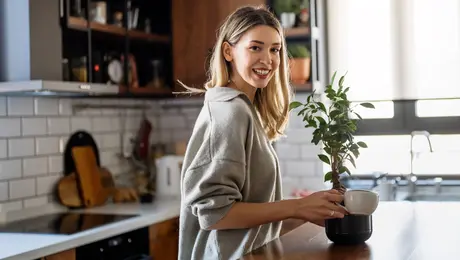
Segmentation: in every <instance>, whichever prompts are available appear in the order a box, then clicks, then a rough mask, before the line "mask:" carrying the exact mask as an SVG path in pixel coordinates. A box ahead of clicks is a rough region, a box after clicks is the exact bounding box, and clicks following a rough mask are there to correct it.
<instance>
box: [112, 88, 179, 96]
mask: <svg viewBox="0 0 460 260" xmlns="http://www.w3.org/2000/svg"><path fill="white" fill-rule="evenodd" d="M118 89H119V94H120V95H124V94H132V95H142V96H146V95H147V96H154V95H158V96H162V95H172V90H171V89H169V88H142V87H141V88H130V89H128V88H127V87H125V86H119V88H118Z"/></svg>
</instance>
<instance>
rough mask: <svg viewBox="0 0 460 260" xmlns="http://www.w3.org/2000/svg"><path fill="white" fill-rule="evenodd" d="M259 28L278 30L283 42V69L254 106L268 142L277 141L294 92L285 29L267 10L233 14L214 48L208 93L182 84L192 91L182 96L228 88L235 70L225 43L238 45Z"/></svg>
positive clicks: (240, 10)
mask: <svg viewBox="0 0 460 260" xmlns="http://www.w3.org/2000/svg"><path fill="white" fill-rule="evenodd" d="M258 25H267V26H270V27H272V28H274V29H275V30H277V31H278V33H279V34H280V36H281V39H282V47H281V50H280V52H279V53H280V64H279V68H278V70H277V72H276V73H275V75H274V76H273V77H272V78H271V80H270V81H269V83H268V85H267V87H265V88H264V89H259V90H257V92H256V95H255V98H254V106H255V108H256V111H257V113H258V114H259V117H260V120H261V122H262V125H263V127H264V129H265V132H266V134H267V136H268V138H269V139H270V140H272V141H273V140H276V139H278V138H279V137H280V136H283V135H284V130H285V128H286V125H287V122H288V119H289V103H290V99H291V89H290V85H289V67H288V54H287V50H286V41H285V39H284V32H283V28H282V26H281V24H280V22H279V21H278V19H277V18H276V16H274V15H273V14H272V13H271V12H270V11H269V10H268V9H267V8H266V7H265V6H244V7H240V8H238V9H237V10H236V11H234V12H233V13H232V14H230V15H229V16H228V17H227V18H226V19H225V21H224V23H223V24H222V26H221V27H220V28H219V30H218V34H217V42H216V44H215V46H214V48H213V52H212V56H211V59H210V63H209V69H208V71H207V76H208V81H207V82H206V83H205V84H204V88H205V89H195V88H191V87H187V86H186V85H185V84H183V83H182V82H180V81H178V82H179V84H180V85H182V86H183V87H184V88H186V89H188V90H189V91H190V92H178V93H188V94H190V93H203V92H206V89H209V88H213V87H215V86H225V85H227V84H228V82H229V81H230V76H231V75H230V74H231V66H230V63H229V62H227V61H226V60H225V58H224V55H223V51H222V45H223V43H224V42H229V43H230V44H231V45H234V44H236V43H237V42H238V41H239V40H240V38H241V36H243V34H244V33H245V32H246V31H248V30H250V29H252V28H253V27H255V26H258Z"/></svg>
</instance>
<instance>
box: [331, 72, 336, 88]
mask: <svg viewBox="0 0 460 260" xmlns="http://www.w3.org/2000/svg"><path fill="white" fill-rule="evenodd" d="M336 75H337V71H335V72H334V75H332V79H331V86H332V85H334V80H335V76H336Z"/></svg>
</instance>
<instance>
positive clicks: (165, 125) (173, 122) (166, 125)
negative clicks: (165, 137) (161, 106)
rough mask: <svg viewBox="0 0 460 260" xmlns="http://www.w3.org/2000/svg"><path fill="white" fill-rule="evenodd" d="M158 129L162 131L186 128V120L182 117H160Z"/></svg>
mask: <svg viewBox="0 0 460 260" xmlns="http://www.w3.org/2000/svg"><path fill="white" fill-rule="evenodd" d="M160 127H161V128H162V129H180V128H186V118H185V117H184V116H183V115H169V116H167V117H161V119H160Z"/></svg>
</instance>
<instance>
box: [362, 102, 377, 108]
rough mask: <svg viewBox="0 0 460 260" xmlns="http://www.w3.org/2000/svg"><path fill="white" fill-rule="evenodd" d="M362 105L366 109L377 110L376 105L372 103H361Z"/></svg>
mask: <svg viewBox="0 0 460 260" xmlns="http://www.w3.org/2000/svg"><path fill="white" fill-rule="evenodd" d="M360 105H361V106H363V107H366V108H375V107H374V105H373V104H371V103H361V104H360Z"/></svg>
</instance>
